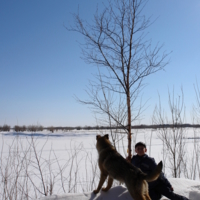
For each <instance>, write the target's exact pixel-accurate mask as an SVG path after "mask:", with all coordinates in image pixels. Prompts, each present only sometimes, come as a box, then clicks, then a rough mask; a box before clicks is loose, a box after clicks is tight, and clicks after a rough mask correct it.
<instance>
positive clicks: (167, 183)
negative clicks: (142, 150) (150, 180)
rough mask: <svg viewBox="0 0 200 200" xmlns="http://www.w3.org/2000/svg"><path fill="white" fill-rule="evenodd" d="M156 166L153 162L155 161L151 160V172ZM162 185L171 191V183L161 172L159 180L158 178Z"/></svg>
mask: <svg viewBox="0 0 200 200" xmlns="http://www.w3.org/2000/svg"><path fill="white" fill-rule="evenodd" d="M156 166H157V164H156V162H155V159H154V158H152V162H151V169H152V171H153V170H154V169H155V168H156ZM158 179H159V180H160V181H161V182H162V183H164V184H165V185H166V186H167V187H169V188H171V190H172V191H173V187H172V185H171V183H170V182H169V181H168V179H167V178H166V177H165V175H164V173H163V172H161V174H160V176H159V178H158Z"/></svg>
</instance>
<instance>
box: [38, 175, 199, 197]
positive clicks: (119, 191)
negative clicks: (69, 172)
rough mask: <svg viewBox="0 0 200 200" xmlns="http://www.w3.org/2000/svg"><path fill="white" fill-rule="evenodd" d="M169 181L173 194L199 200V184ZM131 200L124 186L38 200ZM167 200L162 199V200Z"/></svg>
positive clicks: (176, 180)
mask: <svg viewBox="0 0 200 200" xmlns="http://www.w3.org/2000/svg"><path fill="white" fill-rule="evenodd" d="M169 181H170V182H171V184H172V185H173V187H174V192H175V193H177V194H180V195H183V196H185V197H188V198H189V199H190V200H199V199H200V182H199V181H192V180H189V179H181V178H169ZM115 199H117V200H133V199H132V197H131V196H130V194H129V192H128V190H127V189H126V188H125V187H124V186H116V187H113V188H111V189H110V190H109V191H108V192H102V191H101V192H99V193H98V194H96V195H95V194H94V193H93V192H86V193H80V194H63V195H53V196H50V197H44V198H41V199H40V200H115ZM164 199H167V198H166V197H162V200H164Z"/></svg>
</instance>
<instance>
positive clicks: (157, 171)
mask: <svg viewBox="0 0 200 200" xmlns="http://www.w3.org/2000/svg"><path fill="white" fill-rule="evenodd" d="M162 167H163V164H162V161H160V162H159V163H158V165H157V167H156V168H155V170H154V171H153V172H152V173H151V174H149V175H146V176H145V177H144V179H145V180H146V181H147V182H151V181H155V180H156V179H157V178H158V177H159V176H160V173H161V171H162Z"/></svg>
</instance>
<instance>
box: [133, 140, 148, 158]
mask: <svg viewBox="0 0 200 200" xmlns="http://www.w3.org/2000/svg"><path fill="white" fill-rule="evenodd" d="M135 152H136V153H137V155H138V156H143V155H144V154H145V153H146V152H147V147H146V144H145V143H143V142H138V143H136V144H135Z"/></svg>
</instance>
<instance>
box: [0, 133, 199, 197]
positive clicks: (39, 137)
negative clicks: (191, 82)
mask: <svg viewBox="0 0 200 200" xmlns="http://www.w3.org/2000/svg"><path fill="white" fill-rule="evenodd" d="M133 132H134V137H133V145H134V143H135V142H138V141H143V142H145V143H146V144H147V149H148V152H147V153H148V154H149V155H150V156H151V157H154V158H155V160H156V162H159V161H160V160H162V158H163V154H162V141H161V140H160V139H159V138H158V136H157V131H156V130H152V129H147V130H133ZM105 133H109V131H105V130H104V131H100V132H99V131H92V130H90V131H89V130H88V131H87V130H80V131H76V130H74V131H69V132H62V131H58V132H55V133H50V132H47V131H42V132H37V133H34V134H31V133H29V132H24V133H15V132H12V131H11V132H1V133H0V134H1V135H2V137H1V140H0V146H1V147H2V149H1V161H4V163H5V160H6V157H8V155H10V156H11V155H12V158H13V157H16V155H17V154H16V152H17V153H18V154H20V152H21V153H22V151H25V152H27V154H26V158H27V156H28V155H29V162H28V163H26V165H27V166H29V167H28V170H29V180H32V181H33V182H34V183H35V188H37V185H38V188H37V189H39V190H40V191H36V192H37V197H38V198H41V197H42V196H43V195H42V194H41V193H42V192H43V190H42V189H41V188H42V182H41V180H40V179H41V174H40V171H39V167H38V164H37V162H36V161H37V159H36V156H35V155H36V154H35V153H37V157H38V160H39V161H40V165H41V168H40V169H41V170H42V173H43V178H44V182H45V185H46V187H47V186H48V189H47V190H48V192H49V188H50V185H51V183H53V194H54V195H53V196H50V197H46V198H42V199H45V200H48V199H49V200H50V199H58V200H64V199H66V200H72V199H73V200H76V199H83V200H84V199H88V200H92V199H99V200H100V199H102V200H107V199H109V200H112V199H127V200H128V199H131V197H130V195H129V193H128V192H127V190H126V188H125V187H123V186H118V185H117V184H116V185H114V187H113V188H112V189H111V190H110V191H109V192H107V193H104V192H101V193H99V194H97V195H94V194H93V193H92V190H93V189H94V188H95V187H96V185H97V183H98V174H99V169H98V166H97V162H96V161H97V151H96V149H95V143H96V135H97V134H105ZM193 135H194V130H193V129H187V134H186V138H185V141H186V145H187V146H186V149H187V150H188V151H190V149H191V148H192V146H193V139H194V138H193ZM197 140H198V138H197ZM116 141H118V142H117V144H118V145H117V149H118V150H119V151H120V153H121V154H122V155H123V156H124V157H125V156H126V151H127V149H126V146H127V138H126V135H125V134H121V135H120V136H118V137H117V138H116ZM16 143H18V147H17V146H16ZM30 146H31V148H30ZM24 155H25V154H23V156H24ZM21 156H22V155H20V157H21ZM15 162H16V161H15ZM72 163H73V164H72ZM4 167H5V164H4ZM61 172H62V173H61ZM165 174H166V176H167V177H168V178H169V180H170V182H171V183H172V185H173V187H174V189H175V192H176V193H178V194H182V195H184V196H187V197H189V198H190V199H191V200H197V199H198V200H199V199H200V181H199V178H198V177H197V178H196V181H192V180H188V179H173V178H171V177H172V175H171V172H170V170H169V169H168V168H167V167H166V168H165ZM94 176H95V177H94ZM60 179H62V181H60ZM31 187H32V185H31V184H30V185H29V187H28V188H31ZM0 189H1V188H0Z"/></svg>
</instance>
